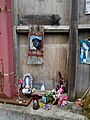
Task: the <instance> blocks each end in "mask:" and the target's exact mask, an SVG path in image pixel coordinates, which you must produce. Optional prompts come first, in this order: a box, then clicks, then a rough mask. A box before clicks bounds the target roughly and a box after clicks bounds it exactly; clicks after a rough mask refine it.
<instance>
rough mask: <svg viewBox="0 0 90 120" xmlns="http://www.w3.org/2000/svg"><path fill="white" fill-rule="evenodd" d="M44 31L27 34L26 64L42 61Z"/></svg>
mask: <svg viewBox="0 0 90 120" xmlns="http://www.w3.org/2000/svg"><path fill="white" fill-rule="evenodd" d="M43 47H44V33H43V32H42V33H40V34H30V35H29V52H28V64H34V65H39V64H42V63H43V49H44V48H43Z"/></svg>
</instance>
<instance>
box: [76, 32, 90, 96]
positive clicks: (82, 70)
mask: <svg viewBox="0 0 90 120" xmlns="http://www.w3.org/2000/svg"><path fill="white" fill-rule="evenodd" d="M88 36H90V30H81V31H79V38H78V47H77V65H76V96H79V97H80V96H82V95H83V94H84V92H85V91H86V90H87V88H88V87H89V86H90V65H88V64H80V40H83V39H87V38H88Z"/></svg>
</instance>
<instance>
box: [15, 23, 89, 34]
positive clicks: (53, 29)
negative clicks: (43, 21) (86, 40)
mask: <svg viewBox="0 0 90 120" xmlns="http://www.w3.org/2000/svg"><path fill="white" fill-rule="evenodd" d="M29 27H30V26H29V25H28V26H23V25H20V26H17V28H16V31H17V33H28V32H29ZM69 29H70V26H69V25H59V26H51V25H45V26H44V32H45V33H60V32H61V33H62V32H63V33H69ZM78 29H79V30H89V29H90V24H79V25H78Z"/></svg>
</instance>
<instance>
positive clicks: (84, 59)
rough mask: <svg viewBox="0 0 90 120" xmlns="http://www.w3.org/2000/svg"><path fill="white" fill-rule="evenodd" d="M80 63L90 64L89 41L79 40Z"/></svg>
mask: <svg viewBox="0 0 90 120" xmlns="http://www.w3.org/2000/svg"><path fill="white" fill-rule="evenodd" d="M80 63H82V64H90V41H89V40H80Z"/></svg>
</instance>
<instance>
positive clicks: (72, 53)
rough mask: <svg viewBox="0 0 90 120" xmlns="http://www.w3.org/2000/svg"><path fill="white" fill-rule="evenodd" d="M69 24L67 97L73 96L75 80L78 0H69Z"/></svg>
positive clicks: (71, 97)
mask: <svg viewBox="0 0 90 120" xmlns="http://www.w3.org/2000/svg"><path fill="white" fill-rule="evenodd" d="M71 5H72V6H71V25H70V37H69V72H68V95H69V99H72V100H73V99H74V98H75V80H76V49H77V42H78V0H75V1H74V0H72V1H71Z"/></svg>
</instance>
